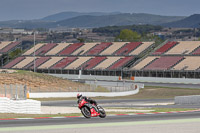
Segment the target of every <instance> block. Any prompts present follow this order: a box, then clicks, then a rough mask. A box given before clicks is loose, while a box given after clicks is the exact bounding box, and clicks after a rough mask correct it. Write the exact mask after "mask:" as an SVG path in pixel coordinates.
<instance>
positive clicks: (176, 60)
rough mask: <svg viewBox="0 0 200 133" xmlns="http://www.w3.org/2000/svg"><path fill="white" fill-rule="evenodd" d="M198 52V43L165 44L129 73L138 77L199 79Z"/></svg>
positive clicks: (199, 45)
mask: <svg viewBox="0 0 200 133" xmlns="http://www.w3.org/2000/svg"><path fill="white" fill-rule="evenodd" d="M199 51H200V41H178V42H167V43H166V44H164V45H163V46H161V47H160V48H158V49H156V50H155V51H154V52H152V54H149V55H148V56H147V57H144V58H142V59H141V60H139V61H137V63H135V64H133V65H132V67H130V71H132V74H133V75H137V74H138V75H139V76H160V77H188V78H200V76H199V73H200V61H199V59H200V56H199ZM194 73H196V74H194Z"/></svg>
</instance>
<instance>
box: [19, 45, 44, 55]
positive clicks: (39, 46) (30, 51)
mask: <svg viewBox="0 0 200 133" xmlns="http://www.w3.org/2000/svg"><path fill="white" fill-rule="evenodd" d="M43 45H45V44H44V43H38V44H37V45H35V47H32V48H31V49H29V50H27V51H26V52H25V53H24V54H23V55H32V54H33V52H34V50H35V51H37V50H38V49H40V48H41V47H43Z"/></svg>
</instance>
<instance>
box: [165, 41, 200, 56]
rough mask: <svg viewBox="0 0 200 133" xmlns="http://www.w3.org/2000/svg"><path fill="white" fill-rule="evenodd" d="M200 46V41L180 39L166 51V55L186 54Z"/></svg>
mask: <svg viewBox="0 0 200 133" xmlns="http://www.w3.org/2000/svg"><path fill="white" fill-rule="evenodd" d="M199 46H200V41H180V42H178V44H177V45H176V46H174V47H173V48H172V49H170V50H169V51H167V52H166V53H165V54H167V55H173V54H176V55H181V54H182V55H188V54H190V53H191V52H192V51H194V50H195V49H196V48H198V47H199Z"/></svg>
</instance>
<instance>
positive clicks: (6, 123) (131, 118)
mask: <svg viewBox="0 0 200 133" xmlns="http://www.w3.org/2000/svg"><path fill="white" fill-rule="evenodd" d="M189 118H190V119H191V118H200V112H186V113H169V114H144V115H142V114H141V115H134V114H133V115H119V116H107V117H106V118H99V117H94V118H91V119H86V118H84V117H77V118H76V117H75V118H52V119H51V118H48V119H20V120H1V121H0V129H1V128H2V127H25V126H41V125H43V126H44V125H66V124H92V123H113V122H138V121H156V120H172V119H173V120H177V119H189ZM0 131H1V130H0Z"/></svg>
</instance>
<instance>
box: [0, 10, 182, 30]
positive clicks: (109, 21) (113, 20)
mask: <svg viewBox="0 0 200 133" xmlns="http://www.w3.org/2000/svg"><path fill="white" fill-rule="evenodd" d="M91 14H92V13H91ZM91 14H90V15H83V16H77V17H73V15H72V14H71V15H70V14H68V15H66V16H65V15H62V13H61V14H58V16H57V15H53V16H49V17H47V18H44V19H41V20H24V21H20V20H13V21H3V22H0V27H12V28H27V29H32V28H55V27H57V26H64V27H69V28H81V27H82V28H83V27H84V28H87V27H92V28H93V27H104V26H120V25H133V24H135V25H141V24H152V25H160V24H163V23H169V22H173V21H178V20H181V19H184V18H185V17H180V16H160V15H152V14H144V13H133V14H130V13H123V14H122V13H121V14H114V15H113V14H112V15H103V16H102V15H100V13H99V14H98V13H96V15H100V16H92V15H91ZM93 14H94V13H93ZM74 15H77V14H74ZM63 17H73V18H69V19H65V20H61V21H57V22H55V21H54V22H53V21H50V20H51V19H52V20H56V19H61V18H63Z"/></svg>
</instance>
